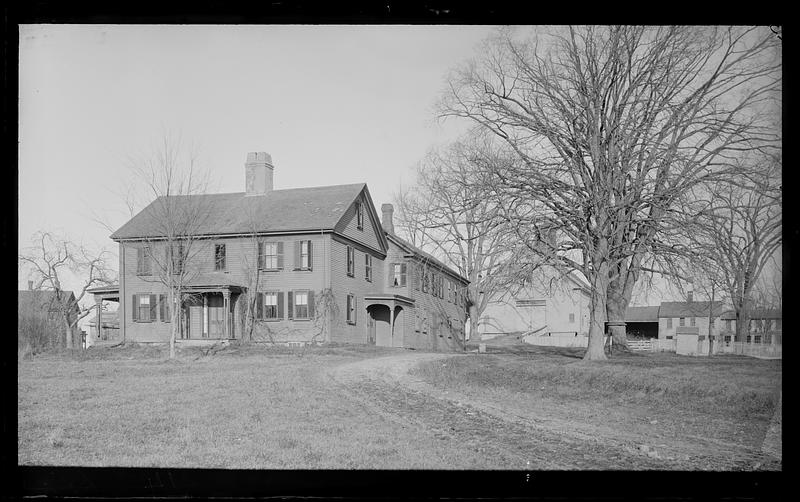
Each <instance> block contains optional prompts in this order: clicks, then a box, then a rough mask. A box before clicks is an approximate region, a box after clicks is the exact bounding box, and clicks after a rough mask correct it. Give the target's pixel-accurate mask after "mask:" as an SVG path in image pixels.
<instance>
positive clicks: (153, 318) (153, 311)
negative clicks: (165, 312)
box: [150, 295, 157, 321]
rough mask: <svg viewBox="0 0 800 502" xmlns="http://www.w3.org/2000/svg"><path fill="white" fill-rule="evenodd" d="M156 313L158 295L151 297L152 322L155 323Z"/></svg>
mask: <svg viewBox="0 0 800 502" xmlns="http://www.w3.org/2000/svg"><path fill="white" fill-rule="evenodd" d="M156 312H157V306H156V295H150V320H151V321H155V320H156Z"/></svg>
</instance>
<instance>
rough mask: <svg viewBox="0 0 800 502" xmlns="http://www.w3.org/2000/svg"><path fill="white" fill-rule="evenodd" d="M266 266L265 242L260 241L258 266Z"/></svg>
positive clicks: (261, 267) (260, 267)
mask: <svg viewBox="0 0 800 502" xmlns="http://www.w3.org/2000/svg"><path fill="white" fill-rule="evenodd" d="M264 266H265V263H264V243H263V242H259V243H258V268H259V269H263V268H264Z"/></svg>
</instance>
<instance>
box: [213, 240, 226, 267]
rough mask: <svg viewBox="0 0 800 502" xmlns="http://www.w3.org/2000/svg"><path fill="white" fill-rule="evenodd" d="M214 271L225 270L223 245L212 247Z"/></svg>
mask: <svg viewBox="0 0 800 502" xmlns="http://www.w3.org/2000/svg"><path fill="white" fill-rule="evenodd" d="M214 270H225V244H215V245H214Z"/></svg>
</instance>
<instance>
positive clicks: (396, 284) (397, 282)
mask: <svg viewBox="0 0 800 502" xmlns="http://www.w3.org/2000/svg"><path fill="white" fill-rule="evenodd" d="M405 285H406V264H405V263H392V284H391V287H393V288H402V287H405Z"/></svg>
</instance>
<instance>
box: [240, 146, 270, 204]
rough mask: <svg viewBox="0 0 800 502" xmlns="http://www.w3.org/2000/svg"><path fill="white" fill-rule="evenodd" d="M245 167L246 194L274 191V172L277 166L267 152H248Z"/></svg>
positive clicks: (263, 193) (261, 193)
mask: <svg viewBox="0 0 800 502" xmlns="http://www.w3.org/2000/svg"><path fill="white" fill-rule="evenodd" d="M244 169H245V194H246V195H265V194H266V193H267V192H269V191H272V174H273V172H274V170H275V168H274V167H273V165H272V157H271V156H270V155H269V154H268V153H267V152H250V153H248V154H247V162H245V163H244Z"/></svg>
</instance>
